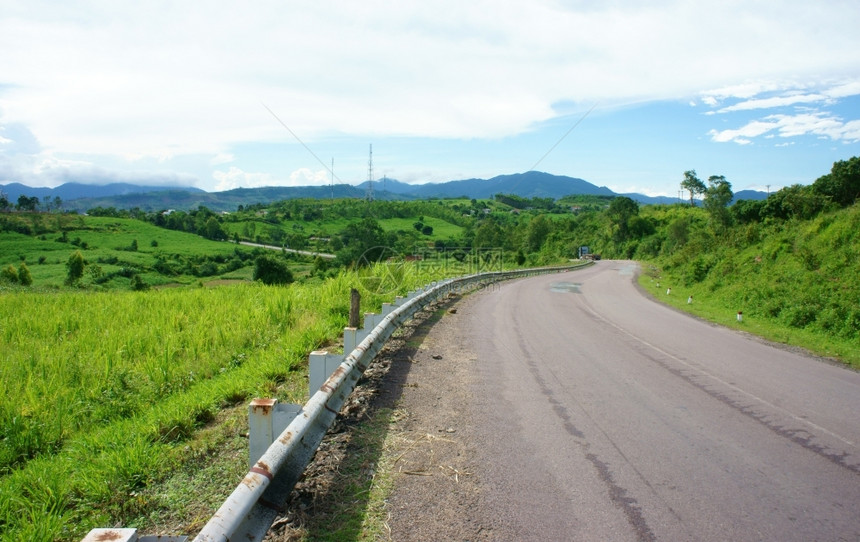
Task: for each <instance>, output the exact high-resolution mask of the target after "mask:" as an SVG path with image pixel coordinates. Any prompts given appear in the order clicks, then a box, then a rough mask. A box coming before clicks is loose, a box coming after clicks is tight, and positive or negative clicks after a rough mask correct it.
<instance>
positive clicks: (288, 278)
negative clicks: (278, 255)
mask: <svg viewBox="0 0 860 542" xmlns="http://www.w3.org/2000/svg"><path fill="white" fill-rule="evenodd" d="M254 280H259V281H261V282H262V283H263V284H289V283H291V282H293V273H292V271H290V270H289V268H288V267H287V264H286V262H284V261H282V260H277V259H275V258H272V257H271V256H259V257H257V259H256V261H255V262H254Z"/></svg>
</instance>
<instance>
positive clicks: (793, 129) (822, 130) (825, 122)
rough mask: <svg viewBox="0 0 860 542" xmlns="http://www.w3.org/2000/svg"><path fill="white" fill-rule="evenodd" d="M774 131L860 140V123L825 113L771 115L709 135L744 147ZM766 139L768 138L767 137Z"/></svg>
mask: <svg viewBox="0 0 860 542" xmlns="http://www.w3.org/2000/svg"><path fill="white" fill-rule="evenodd" d="M773 131H775V132H776V133H777V134H778V135H779V136H780V137H798V136H803V135H814V136H818V137H819V138H822V139H831V140H834V141H839V140H841V141H844V142H847V143H855V142H858V141H860V120H852V121H849V122H843V121H842V120H841V119H839V118H838V117H836V116H833V115H829V114H826V113H801V114H797V115H784V114H778V115H768V116H767V117H764V119H762V120H755V121H752V122H749V123H747V124H746V125H744V126H742V127H741V128H738V129H736V130H722V131H718V130H711V131H710V132H708V134H709V135H710V136H711V139H712V140H713V141H716V142H719V143H724V142H728V141H732V142H735V143H739V144H742V145H745V144H748V143H750V142H751V141H750V138H755V137H758V136H761V135H764V134H768V136H770V135H772V134H769V132H773ZM768 136H765V137H768Z"/></svg>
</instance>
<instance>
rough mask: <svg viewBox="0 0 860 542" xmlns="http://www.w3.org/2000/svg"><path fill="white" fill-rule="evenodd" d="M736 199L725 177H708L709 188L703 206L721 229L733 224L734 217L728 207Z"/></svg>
mask: <svg viewBox="0 0 860 542" xmlns="http://www.w3.org/2000/svg"><path fill="white" fill-rule="evenodd" d="M734 197H735V195H734V193H732V184H731V183H730V182H729V181H727V180H726V178H725V176H723V175H711V176H710V177H708V188H707V190H705V200H704V201H703V202H702V205H704V207H705V209H706V210H707V211H708V213H709V214H710V215H711V220H713V221H714V223H715V224H717V225H718V226H719V227H722V228H725V227H726V226H728V225H729V224H730V223H731V220H732V215H731V213H729V210H728V209H727V208H726V206H727V205H728V204H729V203H731V201H732V198H734Z"/></svg>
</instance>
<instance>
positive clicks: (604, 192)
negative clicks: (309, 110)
mask: <svg viewBox="0 0 860 542" xmlns="http://www.w3.org/2000/svg"><path fill="white" fill-rule="evenodd" d="M371 190H372V192H373V197H374V198H376V199H383V200H391V199H427V198H456V197H465V198H469V199H472V198H474V199H489V198H492V197H493V196H494V195H495V194H516V195H518V196H521V197H524V198H534V197H539V198H553V199H558V198H561V197H564V196H569V195H573V194H576V195H580V194H582V195H597V196H627V197H629V198H631V199H633V200H636V201H638V202H639V203H642V204H659V203H677V201H678V198H674V197H666V196H657V197H652V196H645V195H643V194H635V193H627V194H617V193H615V192H613V191H612V190H610V189H609V188H607V187H605V186H600V187H598V186H595V185H593V184H591V183H589V182H588V181H585V180H583V179H578V178H575V177H565V176H560V175H551V174H549V173H543V172H540V171H529V172H527V173H515V174H512V175H499V176H497V177H493V178H492V179H465V180H460V181H449V182H444V183H427V184H407V183H403V182H400V181H397V180H394V179H381V180H377V181H374V182H373V184H372V186H371V184H370V181H365V182H364V183H362V184H360V185H358V186H353V185H348V184H339V185H332V186H297V187H296V186H290V187H287V186H281V187H264V188H236V189H234V190H227V191H224V192H205V191H203V190H200V189H199V188H193V187H181V186H176V187H167V186H142V185H134V184H127V183H116V184H108V185H86V184H80V183H66V184H63V185H60V186H58V187H56V188H32V187H29V186H25V185H22V184H19V183H11V184H7V185H0V192H2V193H3V194H4V195H5V196H6V198H7V199H8V200H9V201H11V202H12V203H15V202H17V200H18V197H19V196H20V195H22V194H23V195H26V196H29V197H34V196H35V197H38V198H39V199H40V200H43V199H44V198H46V197H48V198H50V199H53V198H55V197H59V198H60V199H61V200H62V202H63V208H64V209H67V210H74V211H80V212H82V211H86V210H87V209H91V208H93V207H116V208H118V209H130V208H134V207H139V208H140V209H143V210H145V211H157V210H160V209H185V210H187V209H195V208H197V207H199V206H201V205H203V206H206V207H208V208H209V209H212V210H214V211H235V210H236V208H237V207H238V206H239V205H252V204H255V203H269V202H272V201H278V200H283V199H295V198H317V199H324V198H331V197H335V198H362V197H366V196H367V194H368V193H369V192H370V191H371ZM766 197H767V194H766V193H764V192H756V191H751V190H743V191H741V192H738V193H737V194H735V199H765V198H766Z"/></svg>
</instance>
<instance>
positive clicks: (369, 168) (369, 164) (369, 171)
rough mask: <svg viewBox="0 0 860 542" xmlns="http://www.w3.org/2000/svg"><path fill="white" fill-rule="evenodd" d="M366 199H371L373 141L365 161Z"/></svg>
mask: <svg viewBox="0 0 860 542" xmlns="http://www.w3.org/2000/svg"><path fill="white" fill-rule="evenodd" d="M367 201H373V143H371V144H370V159H369V160H368V161H367Z"/></svg>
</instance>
